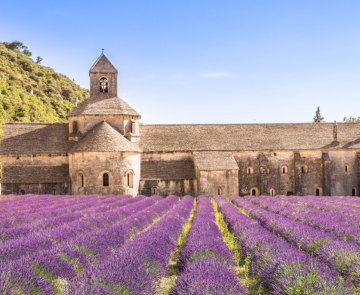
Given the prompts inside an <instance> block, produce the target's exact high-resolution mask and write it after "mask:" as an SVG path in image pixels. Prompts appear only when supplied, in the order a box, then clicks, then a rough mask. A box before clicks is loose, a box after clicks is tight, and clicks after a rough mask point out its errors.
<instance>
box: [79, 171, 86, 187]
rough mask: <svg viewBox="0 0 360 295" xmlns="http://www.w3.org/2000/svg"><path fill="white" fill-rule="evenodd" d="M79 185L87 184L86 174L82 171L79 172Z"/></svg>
mask: <svg viewBox="0 0 360 295" xmlns="http://www.w3.org/2000/svg"><path fill="white" fill-rule="evenodd" d="M78 186H79V187H84V186H85V181H84V174H83V173H81V172H80V173H79V174H78Z"/></svg>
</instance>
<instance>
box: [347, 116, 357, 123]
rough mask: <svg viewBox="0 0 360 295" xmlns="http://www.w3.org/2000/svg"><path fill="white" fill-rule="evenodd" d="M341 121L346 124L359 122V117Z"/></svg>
mask: <svg viewBox="0 0 360 295" xmlns="http://www.w3.org/2000/svg"><path fill="white" fill-rule="evenodd" d="M343 121H344V122H347V123H354V122H360V116H359V117H357V118H354V117H350V118H346V117H344V120H343Z"/></svg>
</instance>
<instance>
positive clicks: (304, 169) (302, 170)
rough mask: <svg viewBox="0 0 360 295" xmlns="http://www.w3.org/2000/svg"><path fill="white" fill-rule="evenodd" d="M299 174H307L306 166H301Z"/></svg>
mask: <svg viewBox="0 0 360 295" xmlns="http://www.w3.org/2000/svg"><path fill="white" fill-rule="evenodd" d="M301 173H308V166H306V165H302V166H301Z"/></svg>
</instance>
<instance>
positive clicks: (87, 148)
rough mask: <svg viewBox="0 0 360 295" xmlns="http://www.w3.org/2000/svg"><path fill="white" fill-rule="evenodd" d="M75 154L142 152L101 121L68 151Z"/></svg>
mask: <svg viewBox="0 0 360 295" xmlns="http://www.w3.org/2000/svg"><path fill="white" fill-rule="evenodd" d="M70 152H72V153H74V152H75V153H76V152H142V151H141V149H140V148H139V147H138V146H137V145H136V144H134V143H132V142H130V141H129V140H127V139H126V138H125V137H124V136H122V135H121V134H120V133H119V132H117V131H116V130H115V129H114V128H113V127H111V126H110V125H109V124H108V123H107V122H105V121H103V122H101V123H99V124H97V125H96V126H95V127H94V128H93V129H91V130H89V131H88V132H87V133H86V135H85V137H84V138H82V139H80V141H79V142H77V143H76V144H75V145H74V147H73V148H72V149H71V150H70Z"/></svg>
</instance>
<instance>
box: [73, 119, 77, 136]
mask: <svg viewBox="0 0 360 295" xmlns="http://www.w3.org/2000/svg"><path fill="white" fill-rule="evenodd" d="M72 129H73V134H75V133H78V122H77V121H74V122H72Z"/></svg>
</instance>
